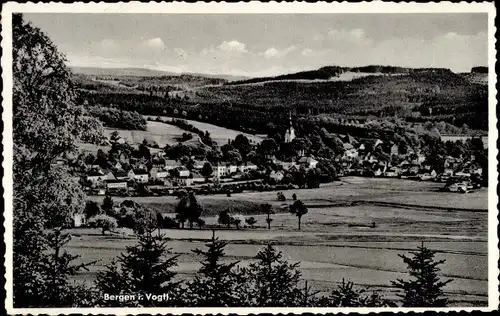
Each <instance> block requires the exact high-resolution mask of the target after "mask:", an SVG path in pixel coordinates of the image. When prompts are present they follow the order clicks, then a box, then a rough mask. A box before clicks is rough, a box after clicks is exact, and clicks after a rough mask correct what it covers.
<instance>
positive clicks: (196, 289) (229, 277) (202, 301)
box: [183, 232, 248, 307]
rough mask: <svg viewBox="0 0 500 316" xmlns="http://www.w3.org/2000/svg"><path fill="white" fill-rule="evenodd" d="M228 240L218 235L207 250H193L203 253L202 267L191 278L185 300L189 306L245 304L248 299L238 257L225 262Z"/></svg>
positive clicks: (198, 253)
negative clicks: (232, 260) (223, 259)
mask: <svg viewBox="0 0 500 316" xmlns="http://www.w3.org/2000/svg"><path fill="white" fill-rule="evenodd" d="M226 245H227V243H226V242H224V241H221V240H219V239H218V238H215V232H214V235H213V236H212V241H211V242H210V243H208V244H206V247H207V248H208V249H207V250H201V249H195V250H193V252H194V253H195V254H197V255H201V256H203V257H204V259H203V261H202V263H201V264H202V267H201V268H200V270H199V271H198V274H197V275H196V276H195V278H194V280H193V281H191V282H189V283H188V285H187V289H186V291H185V293H184V297H183V301H184V303H185V304H188V306H198V307H229V306H238V307H239V306H245V305H246V302H248V298H246V294H248V291H247V290H244V288H245V287H246V282H245V277H244V276H243V275H242V273H240V271H239V270H238V269H237V267H236V265H237V264H238V263H239V262H238V261H235V262H231V263H222V262H221V261H222V258H223V257H224V248H225V247H226Z"/></svg>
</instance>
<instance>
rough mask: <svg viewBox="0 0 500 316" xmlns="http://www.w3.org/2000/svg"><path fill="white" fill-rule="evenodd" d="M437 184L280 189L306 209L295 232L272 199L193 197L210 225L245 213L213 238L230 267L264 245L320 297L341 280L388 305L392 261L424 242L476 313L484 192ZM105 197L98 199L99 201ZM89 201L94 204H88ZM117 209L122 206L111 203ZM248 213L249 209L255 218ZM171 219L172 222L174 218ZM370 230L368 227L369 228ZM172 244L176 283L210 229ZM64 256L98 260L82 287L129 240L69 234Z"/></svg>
mask: <svg viewBox="0 0 500 316" xmlns="http://www.w3.org/2000/svg"><path fill="white" fill-rule="evenodd" d="M440 186H441V184H435V183H427V182H414V181H408V180H394V179H392V180H390V179H363V178H355V177H349V178H344V182H340V183H334V184H329V185H325V186H323V187H321V188H319V189H311V190H309V189H304V190H293V191H284V193H285V195H286V196H287V201H286V202H285V203H291V195H292V193H296V194H297V195H298V197H299V199H302V200H303V201H304V202H305V204H306V205H307V206H308V207H309V213H308V214H306V215H304V217H303V219H302V230H301V231H298V230H297V219H296V217H294V216H292V215H290V214H288V213H286V212H283V211H280V206H281V204H282V203H283V202H278V201H277V200H276V192H262V193H260V192H256V193H241V194H233V195H232V196H231V197H227V196H223V195H216V196H199V197H198V200H199V201H200V202H201V204H202V205H203V206H204V207H205V208H207V209H209V211H208V212H206V214H205V215H204V219H205V220H206V222H207V224H208V225H214V227H217V226H216V225H217V224H216V217H215V216H214V214H216V211H217V210H220V209H223V208H227V207H228V206H229V205H232V206H233V207H234V209H235V210H236V211H234V214H237V213H238V212H239V211H241V214H256V215H252V216H254V217H255V218H256V219H257V225H256V227H255V228H249V227H243V228H241V229H240V230H236V229H235V228H232V229H231V230H227V229H225V228H224V227H219V228H218V229H217V232H216V235H217V237H219V238H221V239H224V240H227V241H228V243H229V244H228V246H227V248H226V254H227V260H229V261H234V260H239V261H240V264H242V265H246V264H249V263H250V262H252V261H253V260H254V256H255V254H256V253H257V251H258V250H259V249H261V248H262V247H263V245H265V244H267V243H268V242H272V243H273V244H274V245H276V246H277V247H278V248H279V250H281V251H283V254H284V257H285V258H286V259H288V260H290V261H291V262H297V261H298V262H300V269H301V272H302V273H303V278H304V279H307V280H308V282H309V284H311V285H312V286H313V287H315V288H316V289H318V290H320V291H328V290H330V289H332V288H333V287H334V286H335V284H338V283H339V282H341V281H342V278H345V279H350V280H352V281H354V282H355V283H356V284H358V285H359V286H362V287H366V288H369V289H381V290H383V291H384V295H385V296H387V297H388V298H395V294H396V293H395V290H394V289H393V288H391V286H390V280H395V279H396V278H407V277H408V275H407V274H406V273H405V271H406V270H405V265H404V263H403V262H402V260H401V259H400V258H398V256H397V255H398V254H403V253H408V252H409V251H411V250H414V249H416V247H417V246H419V245H420V244H421V242H422V241H423V242H425V244H426V245H427V246H428V247H430V248H432V249H435V250H437V251H438V255H437V258H438V259H446V260H447V261H446V263H445V264H444V265H443V266H442V271H441V277H442V278H444V279H447V278H452V279H453V282H451V283H450V284H448V285H447V287H446V293H447V294H448V295H450V299H451V301H452V304H453V305H460V306H477V305H485V304H486V302H487V278H488V275H487V271H488V269H487V262H488V257H487V212H486V209H487V190H486V189H481V190H478V191H476V192H473V193H471V194H452V193H441V192H436V189H437V188H438V187H440ZM101 198H102V197H101ZM92 199H94V200H96V199H100V198H97V197H92ZM132 199H133V200H135V201H136V202H138V203H144V204H147V205H149V206H151V207H154V208H157V209H158V210H162V211H164V212H172V210H173V207H174V205H175V204H176V203H177V200H176V199H175V198H173V197H156V198H132ZM114 200H115V201H120V200H121V199H118V198H116V199H114ZM263 202H270V203H271V204H272V205H273V206H274V208H275V209H276V211H277V213H276V214H274V215H272V217H273V219H274V221H273V223H272V227H271V230H267V229H266V227H265V221H264V219H265V216H264V215H259V214H257V213H258V212H255V209H256V206H257V205H258V204H260V203H263ZM252 209H253V211H252ZM172 215H173V214H172ZM372 223H375V227H371V225H372ZM163 233H165V234H166V236H167V237H168V238H170V239H171V240H170V242H169V246H170V247H171V248H172V251H173V253H174V254H179V255H180V257H179V266H178V267H177V269H176V270H177V271H178V272H179V278H181V279H189V278H191V277H192V276H193V275H194V273H195V272H196V271H197V269H198V268H199V262H198V261H199V258H197V257H196V255H194V254H193V253H192V252H191V250H192V249H195V248H201V247H204V243H205V242H206V241H207V240H208V239H210V237H211V235H212V232H211V231H210V230H198V229H194V230H188V229H186V230H180V229H177V230H164V231H163ZM73 235H74V238H73V239H72V241H71V242H70V245H69V248H68V249H69V251H70V252H72V253H75V254H81V255H83V260H84V261H89V260H101V261H100V262H99V263H98V264H97V265H96V266H94V267H92V268H91V270H90V271H89V272H88V273H85V274H82V275H79V276H78V278H79V279H85V280H88V281H89V282H90V281H91V280H92V279H94V278H95V274H96V272H97V271H99V270H101V269H102V267H103V265H104V264H106V263H108V262H109V260H110V259H111V258H113V257H115V256H116V255H118V254H119V253H120V252H122V251H124V249H125V246H127V245H132V244H133V243H134V242H135V241H134V239H133V238H127V237H117V236H104V237H103V236H101V235H100V234H99V232H98V231H95V230H89V229H75V230H73Z"/></svg>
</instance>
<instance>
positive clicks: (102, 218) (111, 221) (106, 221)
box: [87, 214, 118, 235]
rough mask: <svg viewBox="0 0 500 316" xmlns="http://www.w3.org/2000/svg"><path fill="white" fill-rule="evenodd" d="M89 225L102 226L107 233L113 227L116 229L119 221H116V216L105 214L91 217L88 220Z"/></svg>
mask: <svg viewBox="0 0 500 316" xmlns="http://www.w3.org/2000/svg"><path fill="white" fill-rule="evenodd" d="M87 225H88V226H89V227H94V228H101V229H102V234H103V235H104V234H105V233H106V231H109V232H111V231H112V230H113V229H116V228H117V227H118V223H117V222H116V219H115V218H113V217H111V216H108V215H104V214H101V215H96V216H94V217H91V218H89V220H88V221H87Z"/></svg>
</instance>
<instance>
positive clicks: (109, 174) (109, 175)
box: [102, 169, 116, 181]
mask: <svg viewBox="0 0 500 316" xmlns="http://www.w3.org/2000/svg"><path fill="white" fill-rule="evenodd" d="M102 172H103V174H104V175H103V177H102V180H104V181H106V180H116V178H115V175H114V174H113V171H111V170H109V169H104V170H103V171H102Z"/></svg>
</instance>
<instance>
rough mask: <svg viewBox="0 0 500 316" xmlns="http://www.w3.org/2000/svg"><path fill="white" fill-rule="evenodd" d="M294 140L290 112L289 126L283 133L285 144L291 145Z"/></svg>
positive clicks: (290, 114)
mask: <svg viewBox="0 0 500 316" xmlns="http://www.w3.org/2000/svg"><path fill="white" fill-rule="evenodd" d="M294 139H295V130H294V129H293V125H292V112H289V125H288V129H287V130H286V133H285V143H291V142H292V140H294Z"/></svg>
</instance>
